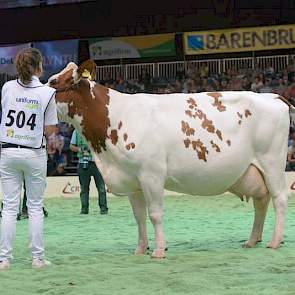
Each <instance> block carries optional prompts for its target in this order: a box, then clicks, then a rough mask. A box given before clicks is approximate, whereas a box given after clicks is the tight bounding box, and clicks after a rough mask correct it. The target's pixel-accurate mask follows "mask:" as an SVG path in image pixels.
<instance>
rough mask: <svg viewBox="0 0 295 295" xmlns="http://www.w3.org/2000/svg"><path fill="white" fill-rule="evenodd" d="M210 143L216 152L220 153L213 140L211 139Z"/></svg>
mask: <svg viewBox="0 0 295 295" xmlns="http://www.w3.org/2000/svg"><path fill="white" fill-rule="evenodd" d="M210 143H211V146H212V148H214V149H215V151H216V152H217V153H220V147H219V146H218V145H217V144H216V143H214V142H213V140H211V141H210Z"/></svg>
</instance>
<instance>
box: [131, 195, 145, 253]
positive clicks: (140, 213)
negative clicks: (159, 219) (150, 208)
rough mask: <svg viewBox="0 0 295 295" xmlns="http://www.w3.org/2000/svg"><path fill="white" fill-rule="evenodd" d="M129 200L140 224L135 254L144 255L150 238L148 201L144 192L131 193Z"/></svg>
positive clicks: (138, 224)
mask: <svg viewBox="0 0 295 295" xmlns="http://www.w3.org/2000/svg"><path fill="white" fill-rule="evenodd" d="M129 201H130V203H131V207H132V210H133V214H134V217H135V220H136V222H137V226H138V244H137V248H136V250H135V252H134V254H135V255H143V254H145V253H146V251H147V249H148V238H147V231H146V215H147V211H146V202H145V199H144V197H143V194H142V192H138V193H132V194H130V195H129Z"/></svg>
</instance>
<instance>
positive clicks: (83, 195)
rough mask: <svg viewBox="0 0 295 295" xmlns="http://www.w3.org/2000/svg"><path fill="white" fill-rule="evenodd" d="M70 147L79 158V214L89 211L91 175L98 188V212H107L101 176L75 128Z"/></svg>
mask: <svg viewBox="0 0 295 295" xmlns="http://www.w3.org/2000/svg"><path fill="white" fill-rule="evenodd" d="M70 149H71V151H73V152H76V153H78V158H79V164H78V175H79V182H80V187H81V192H80V199H81V214H88V212H89V189H90V181H91V176H93V177H94V181H95V185H96V187H97V190H98V195H99V196H98V204H99V207H100V214H108V207H107V196H106V189H105V184H104V181H103V178H102V176H101V174H100V172H99V170H98V169H97V167H96V165H95V163H94V161H93V159H92V156H91V154H90V150H89V147H88V146H87V143H86V141H85V140H84V139H83V138H82V136H81V135H80V134H79V133H78V132H77V131H76V130H74V132H73V135H72V138H71V144H70Z"/></svg>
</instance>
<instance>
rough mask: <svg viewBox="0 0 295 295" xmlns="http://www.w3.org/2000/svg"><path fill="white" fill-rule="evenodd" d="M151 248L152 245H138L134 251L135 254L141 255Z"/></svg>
mask: <svg viewBox="0 0 295 295" xmlns="http://www.w3.org/2000/svg"><path fill="white" fill-rule="evenodd" d="M149 250H150V247H148V246H147V247H137V248H136V249H135V251H134V255H137V256H141V255H145V254H146V252H148V251H149Z"/></svg>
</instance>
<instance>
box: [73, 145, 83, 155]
mask: <svg viewBox="0 0 295 295" xmlns="http://www.w3.org/2000/svg"><path fill="white" fill-rule="evenodd" d="M70 150H71V151H72V152H74V153H81V151H82V150H81V148H80V147H78V146H76V145H74V144H70Z"/></svg>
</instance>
